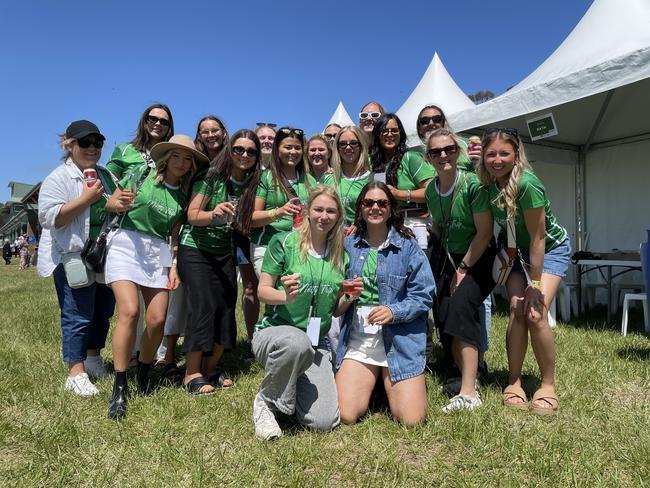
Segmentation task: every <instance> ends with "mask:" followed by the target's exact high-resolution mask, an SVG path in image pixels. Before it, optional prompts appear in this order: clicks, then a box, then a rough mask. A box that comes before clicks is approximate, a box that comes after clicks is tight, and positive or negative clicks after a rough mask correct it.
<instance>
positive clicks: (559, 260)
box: [478, 129, 571, 415]
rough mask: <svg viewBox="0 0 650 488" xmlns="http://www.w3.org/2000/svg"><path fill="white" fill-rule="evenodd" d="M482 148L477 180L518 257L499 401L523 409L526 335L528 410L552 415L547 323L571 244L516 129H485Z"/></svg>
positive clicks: (551, 349)
mask: <svg viewBox="0 0 650 488" xmlns="http://www.w3.org/2000/svg"><path fill="white" fill-rule="evenodd" d="M482 146H483V148H484V150H483V159H482V161H481V164H480V166H479V169H478V174H479V178H480V179H481V183H483V184H484V185H485V186H487V187H488V191H489V192H490V204H491V207H492V213H493V214H494V220H496V222H497V223H498V224H499V226H500V227H501V229H502V231H505V229H506V225H507V224H508V222H509V221H510V222H511V221H514V223H515V225H514V228H515V240H516V242H517V249H518V250H519V252H520V258H521V259H518V260H517V261H516V262H515V266H514V267H513V269H512V273H510V277H509V278H508V281H507V283H506V288H507V289H508V296H509V297H510V319H509V322H508V332H507V335H506V349H507V352H508V386H507V387H506V389H505V390H504V392H503V402H504V403H505V405H506V406H508V407H512V408H520V409H523V408H527V407H528V403H527V399H526V393H525V392H524V390H523V389H522V388H521V368H522V366H523V363H524V358H525V357H526V348H527V347H528V333H530V342H531V344H532V346H533V352H534V353H535V358H536V359H537V364H538V365H539V370H540V374H541V377H542V378H541V379H542V384H541V386H540V388H539V389H538V390H537V391H536V392H535V394H534V395H533V399H532V402H531V409H532V411H533V412H534V413H537V414H540V415H547V414H553V413H555V412H557V410H558V407H559V400H558V397H557V394H556V393H555V342H554V339H553V332H552V331H551V328H550V327H549V325H548V307H549V306H550V304H551V302H552V301H553V297H555V293H556V292H557V289H558V287H559V286H560V281H562V277H563V276H565V275H566V270H567V268H568V267H569V257H570V256H571V244H570V242H569V238H568V234H567V231H566V229H564V227H562V226H561V225H560V224H559V222H558V221H557V219H556V218H555V215H553V212H552V211H551V202H550V201H549V200H548V197H547V196H546V190H545V188H544V185H543V184H542V182H541V181H540V180H539V178H537V176H535V173H533V171H532V170H531V169H530V165H529V164H528V161H527V160H526V155H525V153H524V146H523V144H522V142H521V139H519V135H518V133H517V131H516V130H515V129H488V130H486V132H485V135H484V136H483V141H482ZM522 265H523V266H525V268H526V269H524V268H522Z"/></svg>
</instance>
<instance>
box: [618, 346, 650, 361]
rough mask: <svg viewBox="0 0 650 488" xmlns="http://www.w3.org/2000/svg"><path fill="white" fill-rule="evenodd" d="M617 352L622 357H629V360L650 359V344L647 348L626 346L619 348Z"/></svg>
mask: <svg viewBox="0 0 650 488" xmlns="http://www.w3.org/2000/svg"><path fill="white" fill-rule="evenodd" d="M617 354H618V357H620V358H621V359H627V360H628V361H649V360H650V345H649V346H648V347H645V348H641V347H634V346H626V347H623V348H622V349H619V350H618V351H617Z"/></svg>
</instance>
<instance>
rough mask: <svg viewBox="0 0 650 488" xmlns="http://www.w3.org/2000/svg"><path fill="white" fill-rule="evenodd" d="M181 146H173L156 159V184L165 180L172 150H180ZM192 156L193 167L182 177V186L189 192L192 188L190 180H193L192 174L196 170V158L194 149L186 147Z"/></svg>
mask: <svg viewBox="0 0 650 488" xmlns="http://www.w3.org/2000/svg"><path fill="white" fill-rule="evenodd" d="M179 149H181V148H172V149H169V150H168V151H167V152H166V153H165V154H163V155H162V156H161V157H159V158H158V159H157V160H156V169H155V171H156V185H161V184H162V182H163V181H164V180H165V172H166V171H167V165H168V164H169V158H170V157H171V155H172V152H173V151H175V150H179ZM185 150H186V151H187V152H188V153H189V154H190V155H191V156H192V168H191V169H190V170H189V171H188V172H187V173H185V174H184V175H183V176H182V177H181V181H180V187H181V189H182V190H183V191H184V192H187V191H188V190H189V189H190V188H189V186H190V181H192V176H194V173H195V172H196V159H195V158H194V155H193V154H192V151H190V150H187V149H185Z"/></svg>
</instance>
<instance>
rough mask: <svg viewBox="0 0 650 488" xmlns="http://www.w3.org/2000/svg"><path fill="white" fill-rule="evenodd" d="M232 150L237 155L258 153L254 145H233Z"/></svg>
mask: <svg viewBox="0 0 650 488" xmlns="http://www.w3.org/2000/svg"><path fill="white" fill-rule="evenodd" d="M232 152H234V153H235V154H236V155H237V156H243V155H244V154H247V155H248V156H251V157H255V156H257V154H258V151H257V149H255V148H254V147H244V146H233V148H232Z"/></svg>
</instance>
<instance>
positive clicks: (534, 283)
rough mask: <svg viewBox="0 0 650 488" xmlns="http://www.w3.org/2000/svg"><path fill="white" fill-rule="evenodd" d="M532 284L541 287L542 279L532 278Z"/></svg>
mask: <svg viewBox="0 0 650 488" xmlns="http://www.w3.org/2000/svg"><path fill="white" fill-rule="evenodd" d="M530 284H531V285H533V286H534V287H535V288H540V286H541V285H542V280H530Z"/></svg>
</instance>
